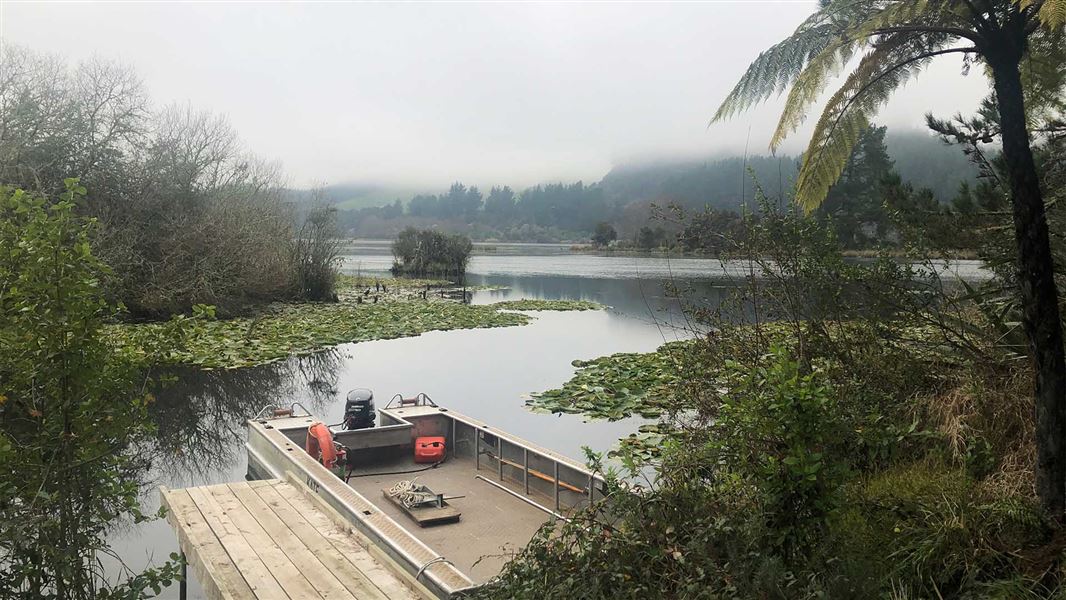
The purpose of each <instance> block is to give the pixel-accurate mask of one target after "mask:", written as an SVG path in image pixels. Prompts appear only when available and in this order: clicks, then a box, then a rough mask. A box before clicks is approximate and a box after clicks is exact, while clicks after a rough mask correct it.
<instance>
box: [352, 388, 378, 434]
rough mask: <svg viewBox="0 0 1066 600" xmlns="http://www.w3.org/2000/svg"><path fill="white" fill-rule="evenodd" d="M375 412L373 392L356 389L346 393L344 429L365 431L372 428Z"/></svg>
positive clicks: (375, 416)
mask: <svg viewBox="0 0 1066 600" xmlns="http://www.w3.org/2000/svg"><path fill="white" fill-rule="evenodd" d="M376 418H377V412H375V411H374V392H372V391H370V390H368V389H366V388H356V389H354V390H352V391H350V392H348V398H347V400H345V402H344V428H345V429H347V430H349V431H350V430H352V429H366V428H368V427H373V426H374V420H375V419H376Z"/></svg>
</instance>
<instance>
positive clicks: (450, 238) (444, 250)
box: [392, 227, 474, 279]
mask: <svg viewBox="0 0 1066 600" xmlns="http://www.w3.org/2000/svg"><path fill="white" fill-rule="evenodd" d="M473 247H474V246H473V243H472V242H471V241H470V238H468V237H466V236H463V235H458V234H447V233H441V232H439V231H433V230H431V229H415V228H414V227H408V228H406V229H404V230H403V231H401V232H400V235H399V236H398V237H397V238H396V241H394V242H393V243H392V256H393V264H392V272H393V274H394V275H411V276H415V277H456V278H459V279H462V278H463V277H464V276H465V275H466V265H467V262H469V260H470V251H471V250H472V249H473Z"/></svg>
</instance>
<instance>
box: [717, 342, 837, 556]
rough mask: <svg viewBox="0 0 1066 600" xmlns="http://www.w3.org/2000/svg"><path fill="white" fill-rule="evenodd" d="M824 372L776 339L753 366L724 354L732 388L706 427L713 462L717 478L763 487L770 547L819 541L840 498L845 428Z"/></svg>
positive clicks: (796, 550) (800, 547)
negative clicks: (803, 366) (803, 367)
mask: <svg viewBox="0 0 1066 600" xmlns="http://www.w3.org/2000/svg"><path fill="white" fill-rule="evenodd" d="M824 379H825V377H824V375H822V374H821V373H819V372H818V371H817V370H815V371H812V372H809V373H801V371H800V365H799V363H798V362H796V361H794V360H792V359H791V358H790V357H789V356H788V354H787V353H786V351H785V350H784V349H782V348H780V347H775V348H772V349H771V353H770V354H769V355H768V356H766V357H765V358H764V359H763V360H761V361H760V362H759V363H758V364H756V365H755V366H754V367H752V368H746V367H745V366H743V365H741V364H739V363H736V362H732V361H728V362H726V364H725V372H724V373H723V375H722V377H721V379H720V380H719V381H720V382H721V383H722V384H723V385H724V387H725V388H726V389H727V390H728V391H727V392H726V394H724V395H723V398H722V401H721V405H720V406H719V408H718V410H717V414H716V418H715V422H714V423H713V424H712V425H711V427H710V430H709V433H710V442H709V444H708V446H709V454H710V457H709V458H712V459H714V460H713V461H712V462H710V463H709V464H712V465H717V467H718V468H717V469H716V470H715V472H714V476H715V477H717V478H718V479H721V480H726V481H727V480H729V479H730V478H731V477H739V478H740V479H741V480H744V481H748V482H751V483H752V484H753V486H754V487H755V488H756V489H757V490H758V492H759V495H760V498H759V504H760V505H761V506H762V510H763V512H764V514H765V516H766V519H767V520H768V530H769V531H771V532H773V534H772V535H773V539H771V540H770V542H771V544H772V547H775V548H780V549H781V551H782V552H783V553H784V554H785V556H794V555H797V554H801V553H805V552H806V551H808V550H809V549H810V548H811V547H812V546H813V545H814V544H815V543H816V542H817V540H818V539H819V537H820V535H821V533H822V529H823V527H824V524H825V520H826V517H827V515H829V514H830V513H831V512H832V511H833V509H834V508H835V506H836V502H837V501H838V499H837V498H835V497H834V495H835V493H836V491H837V489H836V488H837V486H838V485H839V483H840V481H841V476H842V475H843V468H842V465H841V464H839V463H838V462H834V459H835V460H836V461H839V460H840V458H839V457H834V456H833V455H832V453H831V451H830V450H831V448H830V446H831V445H834V444H838V443H839V442H840V441H841V439H842V438H843V434H844V431H845V430H844V426H843V424H842V423H841V422H840V417H841V414H840V411H839V409H838V408H837V406H836V405H835V402H834V396H833V394H832V393H831V391H830V389H829V388H828V387H827V385H826V383H825V381H824ZM753 442H755V443H753Z"/></svg>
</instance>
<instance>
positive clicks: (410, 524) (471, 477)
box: [348, 457, 551, 583]
mask: <svg viewBox="0 0 1066 600" xmlns="http://www.w3.org/2000/svg"><path fill="white" fill-rule="evenodd" d="M425 466H426V465H419V464H415V462H414V461H413V460H411V459H410V458H406V457H405V458H397V459H393V460H390V461H388V462H379V463H375V464H374V466H373V467H372V468H370V469H365V470H355V471H354V472H353V477H351V478H350V479H349V481H348V484H349V485H350V486H351V487H352V488H353V489H355V491H357V492H359V493H360V494H361V495H362V496H363V497H365V498H366V499H368V500H370V501H371V502H372V503H374V505H376V506H377V507H378V508H379V510H381V511H382V512H384V513H386V514H387V515H389V516H390V517H392V519H393V520H395V521H396V522H397V523H399V524H400V525H401V526H402V527H404V529H406V530H407V531H408V532H409V533H411V535H413V536H415V537H416V538H418V539H419V540H421V541H422V542H423V543H425V544H426V545H427V546H429V547H430V548H433V549H434V550H435V551H436V552H439V553H440V554H441V555H442V556H444V557H445V558H447V559H448V560H449V561H451V563H452V564H454V565H455V566H456V567H457V568H458V569H459V570H460V571H463V572H464V573H466V574H467V575H469V576H470V578H471V579H473V580H474V581H475V582H477V583H483V582H485V581H488V580H489V579H491V578H492V577H493V576H495V575H498V574H499V573H500V570H501V569H502V568H503V565H504V564H505V563H506V562H507V561H508V560H510V558H511V557H512V555H513V554H514V553H515V552H517V551H519V550H521V549H522V548H523V547H525V545H526V544H528V543H529V540H530V538H532V537H533V534H534V533H536V531H537V529H539V528H540V527H541V526H542V525H544V523H545V522H547V521H548V520H549V519H550V518H551V516H550V515H549V514H548V513H546V512H544V511H542V510H540V509H538V508H536V507H534V506H531V505H530V504H527V503H526V502H523V501H522V500H520V499H519V498H515V497H514V496H512V495H510V494H508V493H507V492H505V491H503V490H500V489H497V488H495V487H493V486H492V485H491V484H489V483H486V482H484V481H481V480H479V479H476V478H475V476H476V475H481V476H483V477H485V478H487V479H491V480H493V482H494V483H498V484H501V485H503V486H505V487H507V488H508V489H511V490H512V491H514V492H516V493H518V494H520V495H523V496H524V495H525V494H524V493H523V492H524V490H523V489H522V487H523V486H522V485H521V483H518V484H515V483H514V482H509V481H505V482H500V481H499V478H498V476H497V472H496V470H495V469H490V468H487V467H486V466H485V465H482V468H481V470H480V471H478V470H476V469H475V465H474V461H473V460H470V459H465V458H453V457H450V458H448V460H446V461H445V462H443V463H441V464H440V465H438V466H437V467H435V468H432V469H427V470H425V471H421V472H418V473H403V474H391V475H389V474H382V475H377V476H373V475H371V476H359V475H361V474H363V473H366V472H372V473H387V472H395V471H410V470H413V469H418V468H422V467H425ZM405 480H411V481H415V482H416V483H421V484H423V485H426V486H428V487H429V488H430V489H432V490H433V491H434V492H436V493H438V494H444V495H445V497H450V496H463V497H461V498H455V499H449V500H448V503H449V504H451V505H452V506H453V507H455V508H456V509H458V510H460V511H461V512H462V516H461V517H460V519H459V521H458V522H456V523H445V524H440V525H432V526H428V527H420V526H419V525H418V524H417V523H416V522H415V521H414V520H413V519H412V518H411V517H410V516H408V515H407V514H405V513H404V512H403V510H402V509H400V508H399V507H398V506H396V505H394V504H393V503H392V502H390V501H388V500H386V499H385V497H384V495H383V494H382V490H387V489H389V488H391V487H392V486H393V485H395V484H396V483H398V482H400V481H405ZM528 497H529V498H530V499H531V500H533V501H536V502H538V503H540V504H542V505H546V504H548V503H549V502H551V500H549V499H547V498H541V497H539V496H528Z"/></svg>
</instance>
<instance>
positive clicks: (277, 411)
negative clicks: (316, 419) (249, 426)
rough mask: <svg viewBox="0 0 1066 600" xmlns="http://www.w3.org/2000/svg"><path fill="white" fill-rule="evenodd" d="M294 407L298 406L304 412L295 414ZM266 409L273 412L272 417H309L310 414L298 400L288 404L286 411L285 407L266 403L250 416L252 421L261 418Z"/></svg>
mask: <svg viewBox="0 0 1066 600" xmlns="http://www.w3.org/2000/svg"><path fill="white" fill-rule="evenodd" d="M296 407H300V410H302V411H304V414H302V415H297V414H296ZM267 411H271V412H272V413H273V415H272V416H274V417H310V416H311V411H309V410H307V407H306V406H304V405H303V404H300V403H299V402H293V403H292V404H290V405H289V408H288V410H287V411H286V409H283V408H281V407H280V406H278V405H277V404H267V405H266V406H264V407H263V408H260V409H259V412H257V413H255V416H254V417H252V420H253V421H259V420H261V419H262V418H263V416H264V413H266V412H267Z"/></svg>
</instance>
